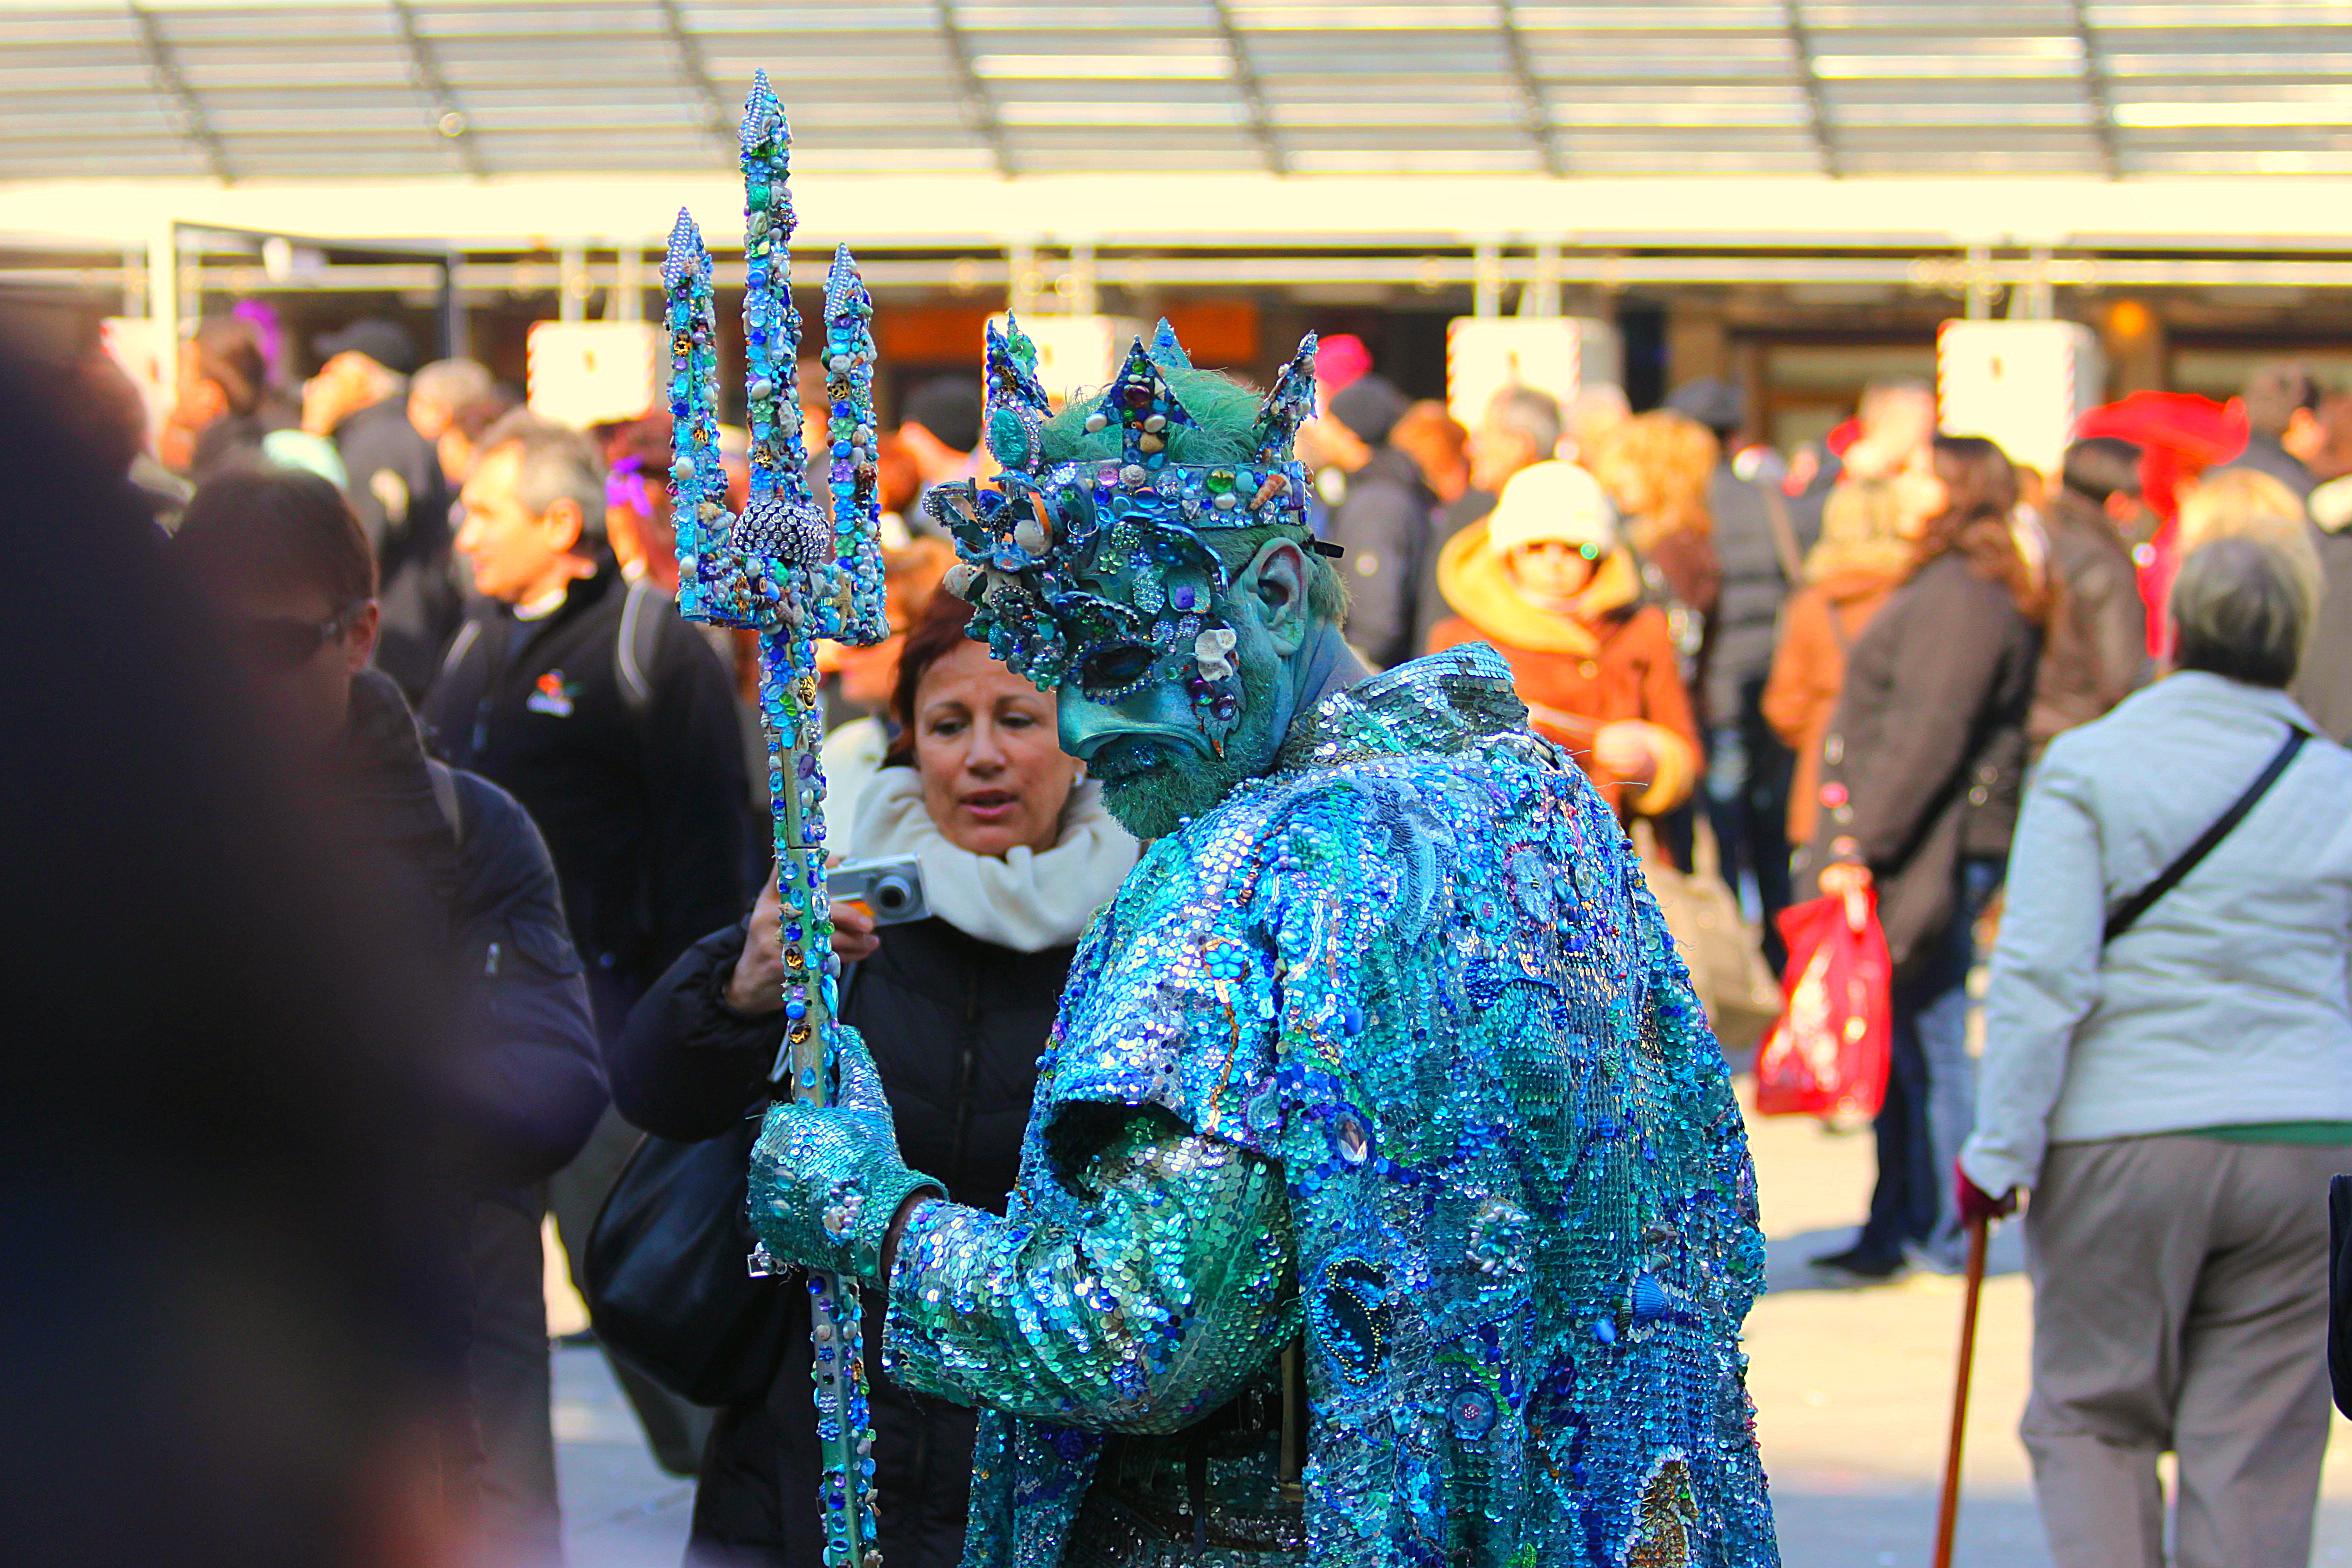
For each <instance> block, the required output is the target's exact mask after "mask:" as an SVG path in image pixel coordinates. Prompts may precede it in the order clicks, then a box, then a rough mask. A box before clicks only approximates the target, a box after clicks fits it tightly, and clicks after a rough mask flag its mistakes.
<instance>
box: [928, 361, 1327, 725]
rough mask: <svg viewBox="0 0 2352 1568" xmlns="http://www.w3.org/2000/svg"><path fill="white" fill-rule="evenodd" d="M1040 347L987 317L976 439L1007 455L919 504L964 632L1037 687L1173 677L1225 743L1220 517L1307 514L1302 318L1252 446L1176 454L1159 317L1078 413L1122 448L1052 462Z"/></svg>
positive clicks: (1099, 690) (1311, 385) (1177, 408)
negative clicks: (1242, 452)
mask: <svg viewBox="0 0 2352 1568" xmlns="http://www.w3.org/2000/svg"><path fill="white" fill-rule="evenodd" d="M1036 366H1037V353H1036V349H1035V348H1034V346H1033V345H1032V344H1031V343H1030V342H1029V340H1028V338H1027V337H1025V336H1024V335H1023V334H1022V332H1021V330H1020V327H1019V325H1018V324H1017V323H1012V322H1009V321H1008V324H1007V330H1006V331H1004V332H1001V333H1000V332H998V331H997V330H996V328H995V327H994V326H993V325H992V326H991V327H990V328H989V331H988V366H987V396H988V430H987V436H988V448H989V452H990V454H991V455H992V456H994V457H995V459H996V460H997V462H998V463H1000V464H1002V465H1003V468H1004V472H1003V473H1001V474H1000V475H998V476H997V477H996V478H995V479H994V480H992V481H990V482H988V483H987V484H981V483H979V482H977V481H967V482H965V483H962V484H955V485H941V486H938V487H935V488H934V489H933V490H932V491H931V492H930V493H929V495H928V496H927V497H926V498H925V503H924V504H925V505H926V507H927V508H928V509H929V510H930V512H931V515H932V516H933V517H935V518H937V519H938V521H939V522H940V523H941V524H942V525H943V526H944V527H945V528H946V529H947V531H948V533H949V535H950V537H951V538H953V539H954V541H955V547H956V554H957V555H958V556H959V557H960V560H959V562H958V564H957V565H956V566H955V567H954V568H953V569H952V570H951V571H950V572H949V574H948V579H947V586H948V589H949V591H950V592H952V593H954V594H956V595H957V596H958V597H959V598H962V599H965V600H967V601H969V602H970V603H971V605H972V606H973V613H972V622H971V632H972V635H973V636H974V637H975V638H979V639H984V640H985V641H986V642H987V643H988V648H989V652H990V653H991V654H993V655H994V656H995V657H996V658H998V659H1000V660H1002V661H1003V662H1004V663H1005V664H1006V666H1008V667H1009V668H1011V669H1012V670H1014V671H1015V672H1017V673H1019V674H1021V675H1025V676H1027V677H1028V678H1029V679H1030V680H1031V681H1033V682H1035V683H1036V684H1037V685H1038V686H1039V687H1040V688H1042V689H1045V690H1052V689H1053V688H1055V687H1057V686H1060V685H1061V684H1063V683H1064V682H1065V681H1066V682H1070V683H1072V684H1074V685H1076V686H1077V687H1078V688H1079V690H1080V691H1082V692H1083V693H1084V694H1085V695H1086V696H1087V697H1089V698H1091V699H1093V700H1095V701H1098V702H1116V701H1118V700H1119V699H1121V698H1122V697H1125V696H1129V695H1132V694H1133V693H1135V692H1137V691H1140V690H1142V689H1144V688H1145V687H1148V686H1153V685H1158V684H1162V683H1169V682H1174V683H1180V684H1181V685H1182V686H1183V687H1184V689H1185V690H1186V692H1187V693H1188V694H1189V695H1190V697H1191V700H1192V705H1193V711H1194V714H1195V717H1196V718H1197V719H1198V721H1199V723H1200V726H1201V729H1202V731H1203V733H1204V734H1205V735H1206V736H1207V737H1208V739H1209V741H1210V743H1211V744H1212V745H1214V746H1217V747H1219V748H1220V749H1221V748H1222V746H1223V743H1224V741H1225V739H1226V737H1227V736H1229V735H1230V734H1231V733H1232V732H1233V729H1234V726H1235V724H1236V723H1237V722H1238V720H1239V718H1240V714H1241V706H1242V696H1241V671H1240V668H1239V665H1238V661H1237V659H1236V657H1235V647H1236V643H1237V641H1238V638H1237V635H1236V633H1235V631H1234V628H1233V627H1232V626H1231V625H1230V624H1228V623H1227V621H1226V620H1225V619H1224V617H1223V615H1222V613H1221V611H1220V609H1219V606H1220V604H1221V603H1222V601H1223V599H1224V595H1225V591H1226V589H1227V588H1228V587H1229V586H1230V577H1229V574H1228V572H1227V569H1226V567H1225V565H1224V563H1223V562H1222V561H1221V560H1220V559H1219V558H1218V554H1217V551H1216V550H1215V549H1214V548H1213V547H1212V543H1211V540H1210V537H1209V536H1210V535H1212V534H1213V533H1215V532H1216V531H1217V530H1219V529H1235V528H1256V527H1261V526H1264V525H1267V524H1279V523H1289V524H1294V525H1296V526H1297V527H1298V528H1299V529H1300V530H1301V531H1302V533H1303V532H1304V530H1305V527H1306V504H1307V476H1306V470H1305V469H1304V468H1303V467H1302V466H1301V465H1300V464H1299V462H1298V460H1297V458H1296V456H1295V455H1294V453H1293V450H1292V448H1293V443H1294V441H1295V438H1296V436H1297V434H1298V428H1299V425H1300V424H1301V423H1302V422H1303V421H1304V420H1305V419H1306V418H1307V417H1308V416H1309V415H1310V414H1312V413H1313V411H1314V406H1315V339H1314V337H1313V335H1312V334H1310V335H1309V336H1308V337H1307V339H1306V340H1305V341H1304V342H1303V343H1301V344H1300V345H1299V349H1298V353H1297V354H1296V355H1295V356H1293V358H1292V359H1291V361H1290V363H1289V364H1287V365H1286V366H1284V367H1283V370H1282V374H1281V375H1280V376H1278V377H1277V378H1276V379H1275V382H1274V388H1273V390H1272V391H1271V392H1269V393H1268V394H1267V395H1266V399H1265V401H1264V402H1263V403H1262V404H1261V405H1260V407H1259V411H1258V418H1257V421H1256V424H1255V425H1254V427H1253V429H1252V437H1251V442H1250V455H1249V456H1248V457H1247V458H1246V459H1244V460H1241V461H1237V462H1219V463H1180V462H1176V461H1173V460H1172V455H1171V448H1172V446H1174V445H1178V444H1181V436H1180V434H1179V433H1180V432H1181V431H1183V430H1184V429H1186V428H1187V427H1189V426H1191V425H1192V424H1193V420H1192V416H1191V415H1190V414H1188V413H1187V412H1186V411H1185V409H1184V407H1183V405H1182V404H1181V403H1180V402H1178V400H1177V397H1176V394H1175V392H1174V390H1173V389H1172V388H1171V387H1170V386H1169V384H1168V379H1167V373H1168V372H1171V371H1184V370H1190V369H1191V368H1192V365H1191V361H1190V360H1188V359H1187V358H1186V357H1185V354H1184V350H1183V349H1182V348H1181V347H1179V346H1178V344H1177V342H1176V334H1175V332H1174V331H1173V330H1172V329H1171V328H1170V327H1169V326H1168V324H1167V323H1166V322H1165V321H1163V322H1161V323H1160V326H1159V330H1158V331H1157V332H1156V333H1154V334H1153V337H1152V340H1151V342H1150V343H1149V344H1148V345H1147V344H1146V343H1145V342H1144V341H1143V340H1142V339H1140V338H1138V339H1137V340H1136V341H1135V344H1134V346H1133V347H1132V348H1130V349H1129V350H1128V353H1127V359H1126V363H1125V364H1124V365H1122V366H1121V367H1120V371H1119V375H1118V378H1117V379H1116V380H1114V381H1113V382H1112V383H1111V385H1110V388H1109V390H1108V391H1106V392H1105V393H1104V394H1103V396H1102V399H1101V401H1100V402H1099V403H1097V404H1096V405H1095V407H1094V409H1093V410H1092V412H1090V413H1089V414H1088V415H1087V417H1086V429H1087V430H1088V431H1089V432H1090V433H1092V432H1099V431H1104V430H1108V429H1110V428H1112V427H1114V426H1115V427H1117V429H1118V431H1119V437H1120V447H1121V451H1120V455H1119V456H1118V457H1116V458H1113V457H1108V456H1106V457H1102V458H1085V459H1080V460H1077V461H1072V462H1063V463H1057V464H1053V465H1051V466H1048V465H1047V463H1046V462H1045V456H1044V445H1043V442H1042V439H1041V431H1042V429H1043V426H1044V424H1045V421H1046V419H1047V417H1048V416H1049V415H1050V414H1051V411H1052V410H1051V406H1050V405H1049V404H1048V402H1047V400H1046V395H1045V390H1044V388H1043V387H1041V386H1040V385H1039V384H1038V380H1037V369H1036Z"/></svg>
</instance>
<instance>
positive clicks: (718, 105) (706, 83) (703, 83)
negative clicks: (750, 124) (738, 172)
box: [659, 0, 736, 150]
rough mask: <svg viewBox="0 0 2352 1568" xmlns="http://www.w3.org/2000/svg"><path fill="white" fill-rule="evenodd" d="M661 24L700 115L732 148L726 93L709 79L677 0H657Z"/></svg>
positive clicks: (724, 144) (732, 122)
mask: <svg viewBox="0 0 2352 1568" xmlns="http://www.w3.org/2000/svg"><path fill="white" fill-rule="evenodd" d="M659 3H660V6H661V16H662V28H663V30H664V31H666V32H667V33H668V34H669V35H670V45H671V47H672V48H674V49H676V50H677V51H678V70H679V72H680V73H681V74H682V75H684V76H685V78H686V85H687V86H689V87H691V88H693V89H694V96H695V97H697V98H699V99H700V100H701V101H702V113H703V117H704V118H705V119H707V120H709V121H710V129H711V134H712V135H713V136H715V137H717V138H718V140H719V145H721V146H722V147H726V148H728V149H729V150H732V149H733V148H734V146H735V141H736V136H735V117H734V115H733V114H732V113H730V112H729V107H728V103H727V95H726V94H725V93H722V92H720V91H719V84H718V83H717V82H716V81H715V80H713V79H712V77H711V73H710V61H709V60H708V59H707V58H705V57H704V55H703V52H702V41H701V40H700V39H698V38H696V37H695V36H694V34H693V33H692V32H691V31H690V30H688V28H687V26H686V13H685V12H683V11H681V10H679V9H678V0H659Z"/></svg>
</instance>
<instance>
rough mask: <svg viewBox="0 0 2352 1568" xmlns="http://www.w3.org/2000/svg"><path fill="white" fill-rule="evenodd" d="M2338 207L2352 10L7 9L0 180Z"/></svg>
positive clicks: (2049, 3) (1411, 1) (335, 1)
mask: <svg viewBox="0 0 2352 1568" xmlns="http://www.w3.org/2000/svg"><path fill="white" fill-rule="evenodd" d="M757 66H764V67H766V68H767V70H768V72H769V73H770V75H771V76H772V77H773V78H774V79H775V83H776V88H777V91H778V92H779V93H780V94H781V95H782V96H783V98H784V100H785V102H786V104H787V105H788V106H789V108H790V110H791V113H792V118H793V126H794V131H795V135H796V138H797V141H798V144H799V146H800V147H801V148H803V149H804V150H805V151H806V152H807V154H808V155H809V156H810V158H811V159H812V160H814V159H816V158H818V157H821V158H822V159H823V161H824V165H825V167H826V168H827V169H828V170H832V171H837V172H848V171H852V170H861V171H862V170H873V171H890V172H903V173H925V174H938V173H953V172H957V171H966V170H969V171H984V172H992V173H1004V174H1013V175H1041V174H1055V173H1066V172H1087V171H1100V170H1110V169H1117V170H1166V171H1174V170H1184V171H1200V172H1273V173H1286V174H1297V175H1322V174H1378V173H1421V174H1432V173H1435V174H1443V173H1475V174H1524V175H1544V174H1550V175H1559V176H1578V175H1590V176H1624V175H1653V174H1655V175H1674V174H1708V175H1724V174H1738V173H1743V172H1756V173H1768V174H1776V175H1831V176H1840V175H1881V176H1883V175H1912V174H1916V175H1954V174H2037V175H2038V174H2066V175H2078V176H2088V177H2092V178H2101V177H2131V176H2140V175H2189V174H2206V175H2230V174H2322V175H2352V4H2348V3H2347V0H1991V3H1984V4H1958V3H1955V4H1945V3H1939V0H1879V3H1863V0H1619V3H1613V4H1612V3H1590V4H1540V3H1532V0H1520V3H1512V0H1346V3H1325V0H1042V3H1029V4H998V3H986V0H924V3H911V0H295V3H286V4H273V3H257V0H246V3H242V4H235V3H220V0H89V3H75V0H48V3H21V0H6V3H0V180H25V179H51V178H59V179H63V178H82V177H88V176H93V175H105V174H119V175H132V176H145V177H151V178H152V177H172V176H195V177H211V178H215V179H221V180H228V181H238V182H243V181H264V180H270V179H278V178H312V179H315V178H320V177H326V178H335V177H342V176H366V175H404V176H414V175H431V174H437V173H447V174H452V175H460V176H463V175H505V174H526V173H543V172H554V173H595V172H609V171H621V170H633V171H648V172H650V171H668V170H679V171H685V170H692V171H697V172H708V171H710V170H711V169H712V168H713V166H714V162H721V161H723V160H726V159H727V158H729V157H730V156H731V153H732V127H733V122H734V118H735V113H736V105H737V104H738V103H739V102H740V100H741V96H742V92H743V89H744V86H745V85H746V83H747V82H748V80H749V78H750V75H751V72H752V70H753V68H754V67H757Z"/></svg>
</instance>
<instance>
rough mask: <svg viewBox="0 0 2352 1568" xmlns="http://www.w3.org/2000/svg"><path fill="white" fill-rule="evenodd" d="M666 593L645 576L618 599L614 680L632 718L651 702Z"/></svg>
mask: <svg viewBox="0 0 2352 1568" xmlns="http://www.w3.org/2000/svg"><path fill="white" fill-rule="evenodd" d="M668 602H669V595H667V594H665V593H663V592H662V591H661V589H660V587H659V586H658V585H656V584H655V583H654V582H652V581H651V580H650V579H648V578H643V577H640V578H638V579H637V580H636V581H635V582H633V583H631V584H629V591H628V596H627V597H626V598H625V599H623V600H622V602H621V634H620V635H619V636H618V637H615V638H614V639H613V679H614V680H615V681H616V682H617V683H618V684H619V686H620V688H621V702H622V703H623V704H624V705H625V706H626V707H627V708H628V710H629V713H630V715H631V717H638V716H641V715H643V713H644V712H645V710H646V709H647V708H649V707H651V706H652V705H653V666H654V659H655V656H656V654H657V653H658V652H659V650H660V647H661V632H662V625H661V611H662V607H663V606H664V605H666V604H667V603H668Z"/></svg>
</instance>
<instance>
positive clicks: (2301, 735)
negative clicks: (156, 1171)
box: [2102, 724, 2311, 942]
mask: <svg viewBox="0 0 2352 1568" xmlns="http://www.w3.org/2000/svg"><path fill="white" fill-rule="evenodd" d="M2309 739H2311V732H2310V731H2309V730H2307V729H2305V728H2303V727H2302V726H2301V725H2299V724H2290V725H2288V726H2287V738H2286V740H2285V741H2284V742H2283V743H2282V744H2281V745H2280V746H2279V749H2278V751H2277V752H2276V753H2275V754H2274V755H2273V756H2272V757H2271V759H2270V761H2269V763H2268V764H2266V765H2265V766H2264V767H2263V769H2262V771H2261V772H2260V773H2259V774H2256V775H2255V778H2254V782H2253V783H2251V784H2249V785H2247V786H2246V792H2245V793H2244V794H2242V795H2240V796H2239V797H2238V798H2237V799H2236V800H2233V801H2231V802H2230V808H2229V810H2227V811H2225V812H2223V813H2222V814H2221V815H2220V816H2218V817H2216V818H2214V820H2213V826H2211V827H2209V828H2207V829H2206V830H2205V831H2204V833H2203V834H2202V835H2201V836H2200V837H2199V838H2198V839H2197V841H2196V842H2195V843H2194V844H2191V845H2190V846H2189V847H2188V848H2187V849H2184V850H2182V851H2181V852H2180V856H2179V858H2178V859H2176V860H2174V861H2173V863H2172V864H2171V865H2169V866H2166V867H2165V868H2164V869H2163V870H2162V871H2160V872H2158V873H2157V874H2156V880H2155V881H2153V882H2151V883H2149V884H2148V885H2147V886H2146V887H2144V888H2141V889H2140V890H2139V891H2138V892H2137V893H2134V894H2133V895H2132V896H2131V897H2129V898H2127V899H2125V900H2124V901H2123V902H2122V903H2120V904H2118V905H2116V906H2115V907H2114V908H2113V909H2111V910H2109V911H2108V913H2107V933H2106V935H2105V937H2103V938H2102V941H2103V942H2112V941H2114V940H2115V939H2116V938H2117V937H2119V936H2121V935H2123V934H2124V933H2125V932H2126V931H2129V930H2130V929H2131V928H2132V927H2133V926H2134V925H2136V924H2138V922H2139V918H2140V916H2142V915H2144V914H2146V913H2147V912H2148V911H2149V910H2150V909H2153V908H2154V907H2155V906H2156V901H2157V900H2158V899H2160V898H2162V897H2163V896H2164V895H2165V894H2167V893H2169V892H2171V891H2172V890H2173V889H2174V888H2176V887H2178V886H2180V884H2181V879H2182V878H2183V877H2186V876H2187V875H2188V874H2189V873H2190V872H2192V871H2194V870H2196V869H2197V867H2198V866H2199V865H2201V864H2203V863H2204V860H2205V857H2206V856H2207V855H2210V854H2212V853H2213V852H2214V851H2215V850H2216V849H2219V848H2220V847H2221V841H2222V840H2223V839H2225V838H2228V837H2229V836H2230V834H2232V833H2234V832H2236V831H2237V827H2238V824H2239V823H2241V822H2243V821H2245V820H2246V814H2247V813H2248V812H2250V811H2252V810H2253V809H2254V808H2255V806H2256V805H2258V804H2260V802H2261V800H2262V797H2263V796H2265V795H2267V794H2269V793H2270V787H2271V786H2272V785H2273V784H2276V783H2277V782H2278V781H2279V775H2280V774H2282V773H2284V772H2286V771H2287V764H2288V763H2290V762H2293V761H2294V760H2295V754H2296V753H2297V752H2299V751H2301V750H2302V749H2303V743H2304V742H2305V741H2307V740H2309Z"/></svg>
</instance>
